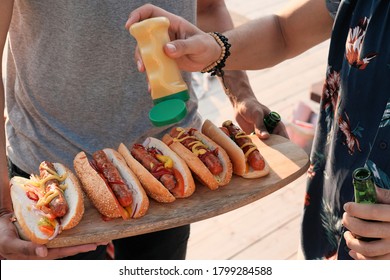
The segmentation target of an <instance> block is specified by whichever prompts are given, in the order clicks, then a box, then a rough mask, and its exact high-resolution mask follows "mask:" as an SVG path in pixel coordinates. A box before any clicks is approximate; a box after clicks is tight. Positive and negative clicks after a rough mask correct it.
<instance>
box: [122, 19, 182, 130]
mask: <svg viewBox="0 0 390 280" xmlns="http://www.w3.org/2000/svg"><path fill="white" fill-rule="evenodd" d="M169 24H170V22H169V20H168V19H167V18H166V17H156V18H150V19H147V20H144V21H141V22H138V23H135V24H133V25H132V26H131V27H130V29H129V31H130V34H131V35H132V36H133V37H134V38H135V39H136V40H137V43H138V48H139V51H140V54H141V56H142V60H143V63H144V65H145V69H146V75H147V76H148V81H149V85H150V89H151V96H152V99H153V103H154V107H153V108H152V109H151V110H150V112H149V119H150V121H151V122H152V123H153V125H155V126H164V125H168V124H172V123H176V122H178V121H180V120H181V119H182V118H184V116H185V115H186V114H187V108H186V104H185V101H187V100H188V99H189V94H188V87H187V84H186V83H185V82H184V80H183V77H182V76H181V73H180V70H179V68H178V66H177V64H176V62H175V61H174V60H173V59H171V58H169V57H168V56H167V55H166V54H165V53H164V50H163V47H164V45H165V44H166V43H168V42H169V41H170V40H169V35H168V27H169Z"/></svg>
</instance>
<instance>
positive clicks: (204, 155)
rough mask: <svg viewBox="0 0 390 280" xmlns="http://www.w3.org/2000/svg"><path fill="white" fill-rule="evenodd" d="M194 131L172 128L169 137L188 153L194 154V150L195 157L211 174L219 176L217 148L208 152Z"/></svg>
mask: <svg viewBox="0 0 390 280" xmlns="http://www.w3.org/2000/svg"><path fill="white" fill-rule="evenodd" d="M195 131H196V129H194V128H192V129H189V130H188V131H185V130H184V129H181V128H173V129H172V130H171V132H170V135H171V137H172V138H174V139H175V141H178V142H180V143H181V144H182V145H183V146H185V147H186V148H187V149H189V150H190V151H192V152H194V149H195V152H196V155H197V156H198V157H199V159H200V160H201V161H202V162H203V164H205V165H206V167H207V168H208V169H209V170H210V172H211V174H213V175H219V174H221V173H222V171H223V166H222V164H221V161H220V160H219V158H218V148H217V149H214V150H210V149H209V148H208V147H207V146H206V145H205V144H203V143H202V142H201V141H200V140H199V139H198V138H197V137H196V136H194V132H195ZM195 145H198V147H194V146H195ZM201 150H203V151H201Z"/></svg>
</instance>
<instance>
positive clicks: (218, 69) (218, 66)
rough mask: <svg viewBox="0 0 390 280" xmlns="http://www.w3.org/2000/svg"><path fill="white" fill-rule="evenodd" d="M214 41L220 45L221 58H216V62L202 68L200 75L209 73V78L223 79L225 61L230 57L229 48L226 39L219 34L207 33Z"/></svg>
mask: <svg viewBox="0 0 390 280" xmlns="http://www.w3.org/2000/svg"><path fill="white" fill-rule="evenodd" d="M209 34H210V35H211V36H212V37H213V38H214V39H215V41H216V42H217V43H218V44H219V45H220V47H221V56H220V57H219V58H218V60H217V61H215V62H213V63H212V64H210V65H209V66H207V67H206V68H204V69H203V70H202V71H201V72H202V73H210V74H211V76H218V77H223V74H224V72H223V70H222V69H223V68H224V67H225V62H226V59H227V58H228V57H229V56H230V51H229V50H230V47H231V45H230V44H229V41H228V38H226V37H225V36H223V35H222V34H221V33H219V32H210V33H209Z"/></svg>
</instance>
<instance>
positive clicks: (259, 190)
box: [47, 135, 309, 248]
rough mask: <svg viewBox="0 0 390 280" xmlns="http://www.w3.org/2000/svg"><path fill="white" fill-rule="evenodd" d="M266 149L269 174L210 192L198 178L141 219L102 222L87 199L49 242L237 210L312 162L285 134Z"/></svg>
mask: <svg viewBox="0 0 390 280" xmlns="http://www.w3.org/2000/svg"><path fill="white" fill-rule="evenodd" d="M261 144H262V147H261V149H260V151H261V154H262V155H263V156H264V158H265V160H266V161H267V163H268V164H269V166H270V169H271V170H270V173H269V174H268V175H267V176H265V177H262V178H258V179H244V178H242V177H238V176H236V175H233V178H232V180H231V182H230V183H229V184H228V185H227V186H224V187H221V188H219V189H217V190H214V191H211V190H209V189H208V188H207V187H205V186H203V185H201V184H200V183H197V185H196V188H197V189H196V191H195V193H194V194H193V195H192V196H191V197H189V198H184V199H177V200H176V201H175V202H173V203H167V204H164V203H158V202H155V201H153V200H151V201H150V207H149V210H148V212H147V213H146V215H145V216H144V217H142V218H139V219H132V220H123V219H120V218H118V219H114V220H110V221H103V219H102V218H101V215H100V214H99V212H97V210H96V209H95V208H94V207H93V206H92V204H91V203H90V201H89V200H88V199H87V198H86V199H85V213H84V216H83V219H82V220H81V222H80V223H79V224H78V225H77V226H76V227H75V228H73V229H71V230H66V231H63V232H62V233H61V234H60V235H58V236H57V237H56V238H55V239H54V240H52V241H50V242H49V243H48V244H47V246H48V247H49V248H55V247H65V246H73V245H80V244H86V243H95V242H104V241H110V240H113V239H118V238H123V237H129V236H134V235H139V234H144V233H149V232H154V231H159V230H163V229H168V228H173V227H177V226H181V225H185V224H190V223H194V222H197V221H201V220H204V219H208V218H211V217H214V216H217V215H220V214H224V213H226V212H228V211H232V210H235V209H237V208H239V207H242V206H244V205H247V204H249V203H251V202H254V201H256V200H258V199H261V198H263V197H265V196H267V195H269V194H271V193H273V192H274V191H277V190H279V189H280V188H282V187H284V186H286V185H287V184H289V183H291V182H292V181H294V180H295V179H297V178H299V177H300V176H301V175H302V174H304V173H305V172H306V170H307V168H308V166H309V158H308V155H307V154H306V152H305V151H304V150H303V149H301V148H300V147H298V146H297V145H295V144H294V143H292V142H290V141H289V140H287V139H286V138H283V137H281V136H277V135H272V136H271V137H270V139H268V140H265V141H264V142H262V143H261Z"/></svg>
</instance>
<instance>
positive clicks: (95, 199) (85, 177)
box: [73, 152, 121, 218]
mask: <svg viewBox="0 0 390 280" xmlns="http://www.w3.org/2000/svg"><path fill="white" fill-rule="evenodd" d="M73 166H74V169H75V171H76V174H77V177H79V179H80V181H81V187H82V188H83V190H84V192H85V194H86V195H87V197H88V198H89V199H90V200H91V202H92V204H93V205H94V206H95V207H96V209H97V210H98V211H99V212H100V214H102V215H103V216H105V217H108V218H119V217H121V211H120V206H119V202H118V201H117V200H116V199H115V196H114V194H113V193H112V191H111V189H110V188H109V187H108V186H107V184H106V182H105V181H104V179H103V178H102V177H101V176H100V174H99V173H98V172H97V171H96V170H95V169H94V168H93V167H92V166H91V164H90V163H89V160H88V157H87V155H86V154H85V152H79V153H78V154H77V155H76V157H75V158H74V160H73Z"/></svg>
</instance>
